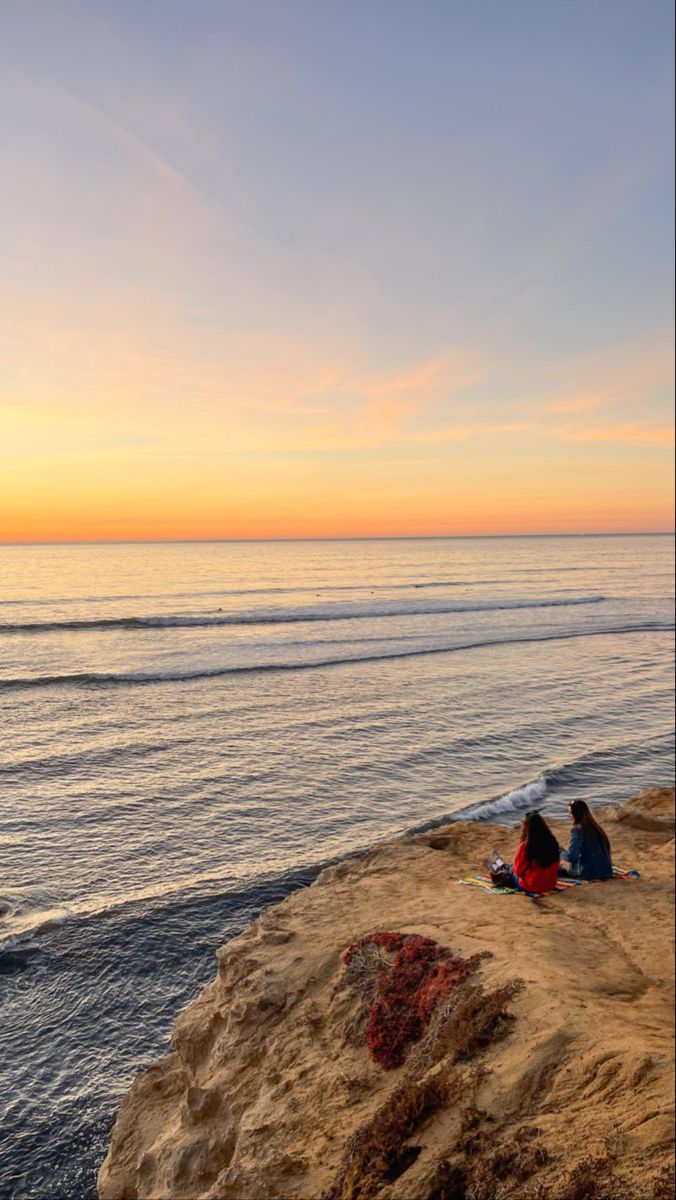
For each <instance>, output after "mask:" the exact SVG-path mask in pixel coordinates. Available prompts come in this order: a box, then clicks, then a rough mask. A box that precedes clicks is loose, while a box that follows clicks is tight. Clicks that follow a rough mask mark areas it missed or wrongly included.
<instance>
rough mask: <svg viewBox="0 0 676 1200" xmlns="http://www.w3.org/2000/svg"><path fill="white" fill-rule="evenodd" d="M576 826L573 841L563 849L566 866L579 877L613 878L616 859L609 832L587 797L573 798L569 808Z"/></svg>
mask: <svg viewBox="0 0 676 1200" xmlns="http://www.w3.org/2000/svg"><path fill="white" fill-rule="evenodd" d="M568 816H569V818H570V820H571V822H572V825H573V828H572V829H571V831H570V845H569V847H568V849H567V850H562V851H561V857H562V859H564V860H565V861H566V863H567V866H565V865H564V868H563V869H564V870H565V871H566V873H567V874H568V875H571V876H573V877H574V878H575V879H612V876H613V860H612V856H611V850H610V841H609V840H608V835H607V833H606V832H605V830H603V829H602V828H601V826H600V825H599V823H598V821H596V820H595V819H594V817H593V816H592V812H591V809H590V808H589V805H588V804H585V802H584V800H573V803H572V804H571V805H570V808H569V809H568Z"/></svg>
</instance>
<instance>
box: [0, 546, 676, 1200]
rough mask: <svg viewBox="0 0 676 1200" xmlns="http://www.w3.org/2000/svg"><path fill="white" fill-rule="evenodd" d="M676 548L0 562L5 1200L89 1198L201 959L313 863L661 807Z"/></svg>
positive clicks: (201, 972)
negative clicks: (657, 799) (114, 1127)
mask: <svg viewBox="0 0 676 1200" xmlns="http://www.w3.org/2000/svg"><path fill="white" fill-rule="evenodd" d="M673 550H674V542H673V538H672V537H657V536H655V537H601V538H592V537H584V538H504V539H434V540H420V541H416V540H410V541H409V540H403V541H369V542H358V541H355V542H311V543H298V542H296V543H218V544H208V545H207V544H204V545H183V544H177V545H146V546H138V545H137V546H86V547H75V546H64V547H2V548H0V716H1V722H0V747H1V753H0V913H4V915H3V916H2V917H0V1120H1V1124H2V1129H1V1142H2V1152H1V1156H0V1196H1V1197H3V1198H7V1200H9V1198H10V1197H11V1198H12V1200H18V1198H21V1200H23V1198H28V1197H31V1198H40V1200H57V1198H58V1200H60V1198H64V1200H84V1198H90V1197H93V1196H94V1195H95V1177H96V1170H97V1168H98V1165H99V1163H100V1161H101V1159H102V1157H103V1154H104V1153H105V1149H106V1144H107V1140H108V1136H109V1132H110V1128H111V1124H112V1121H113V1119H114V1113H115V1109H116V1106H117V1104H118V1103H119V1100H120V1098H121V1096H122V1095H123V1093H124V1091H125V1090H126V1088H127V1087H128V1085H129V1083H130V1082H131V1079H132V1078H133V1076H134V1074H135V1073H136V1072H137V1071H138V1070H139V1069H140V1068H141V1067H143V1066H144V1065H146V1064H147V1063H149V1062H150V1061H151V1060H152V1059H154V1058H156V1057H157V1056H159V1055H160V1054H162V1053H164V1052H165V1051H166V1049H167V1046H168V1036H169V1032H170V1028H171V1024H172V1021H173V1019H174V1017H175V1015H176V1013H177V1012H178V1010H179V1009H180V1008H181V1007H182V1006H183V1005H184V1004H185V1003H186V1002H187V1001H189V1000H190V998H191V997H192V996H194V994H195V993H196V992H197V990H198V989H199V988H200V986H201V985H202V984H203V983H204V982H206V980H208V979H209V978H210V977H211V976H212V974H213V971H214V951H215V950H216V948H217V946H218V945H219V944H220V943H221V942H223V940H224V939H225V938H227V937H229V936H231V935H232V934H234V933H236V932H237V931H239V930H240V929H242V928H243V927H244V925H246V924H247V923H248V921H249V920H250V919H251V918H252V917H253V916H255V915H256V914H257V913H258V912H259V911H260V910H261V908H263V907H265V906H266V905H268V904H270V903H273V902H275V901H276V900H278V899H280V898H282V897H283V896H284V895H286V894H288V892H289V891H290V890H291V889H292V888H294V887H297V886H302V885H304V884H307V883H309V882H311V880H312V879H313V878H314V876H315V874H316V872H317V870H318V868H319V865H320V864H321V863H325V862H327V861H329V860H332V859H334V858H336V857H340V856H342V855H345V854H349V853H353V852H355V851H358V850H359V849H362V848H364V847H366V846H368V845H370V844H371V843H373V842H374V841H375V840H377V839H382V838H385V837H389V836H392V835H394V834H396V833H399V832H402V831H404V830H406V829H411V828H415V827H420V826H421V825H424V824H427V823H430V822H434V821H439V820H442V819H443V818H444V817H448V816H452V815H454V814H457V813H460V812H461V811H462V812H463V813H464V812H465V811H466V810H468V809H469V811H470V814H471V815H472V816H473V817H475V818H477V819H481V818H486V817H491V816H495V815H498V816H499V818H500V819H501V820H503V821H506V822H508V823H509V822H512V823H514V822H515V821H516V820H517V819H518V816H519V813H520V811H522V810H523V809H524V808H526V807H541V808H543V810H544V811H546V812H550V813H553V814H561V813H562V812H563V810H564V808H565V806H566V805H567V803H568V801H569V799H570V798H571V797H572V796H580V797H583V798H585V799H587V800H588V801H590V802H593V803H601V804H606V803H609V804H613V803H619V802H621V801H622V800H625V799H627V798H628V797H630V796H631V795H633V794H635V793H636V792H637V791H638V790H640V788H642V787H646V786H650V785H653V784H663V783H667V782H669V781H670V779H671V777H672V774H673V706H672V685H673ZM451 899H452V897H451V896H450V895H449V902H450V901H451Z"/></svg>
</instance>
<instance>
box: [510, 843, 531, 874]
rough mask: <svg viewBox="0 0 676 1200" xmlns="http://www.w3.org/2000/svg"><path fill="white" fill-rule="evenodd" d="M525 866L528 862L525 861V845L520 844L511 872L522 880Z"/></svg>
mask: <svg viewBox="0 0 676 1200" xmlns="http://www.w3.org/2000/svg"><path fill="white" fill-rule="evenodd" d="M527 866H528V861H527V859H526V843H525V842H521V843H520V845H519V848H518V850H517V852H516V854H515V855H514V862H513V863H512V870H513V871H514V874H515V875H518V876H519V879H522V878H523V875H524V873H525V871H526V868H527Z"/></svg>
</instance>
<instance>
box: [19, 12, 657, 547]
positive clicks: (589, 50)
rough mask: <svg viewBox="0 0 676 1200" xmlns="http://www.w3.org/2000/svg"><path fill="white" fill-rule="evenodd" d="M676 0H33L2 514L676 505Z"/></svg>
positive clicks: (181, 524) (561, 517)
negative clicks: (674, 149)
mask: <svg viewBox="0 0 676 1200" xmlns="http://www.w3.org/2000/svg"><path fill="white" fill-rule="evenodd" d="M670 13H671V3H667V2H666V0H509V2H508V3H506V2H505V0H405V2H402V0H242V2H239V0H237V2H235V0H190V2H188V0H81V2H78V0H3V3H2V5H1V6H0V171H1V173H2V178H3V186H2V189H1V190H0V261H1V262H2V272H1V275H0V291H1V295H2V315H1V320H0V541H23V540H29V541H30V540H48V541H49V540H71V539H72V540H78V539H85V540H87V539H107V538H110V539H126V538H140V539H144V538H174V537H176V538H210V537H222V538H227V537H295V536H299V537H307V536H352V535H369V536H370V535H381V534H382V535H398V534H402V535H413V534H443V533H450V534H452V533H459V534H461V533H462V534H465V533H466V534H471V533H518V532H528V533H537V532H565V531H573V532H581V531H593V530H598V531H614V530H618V531H619V530H632V531H641V530H666V529H670V528H672V527H673V507H672V504H673V501H672V477H673V439H674V435H673V407H672V387H673V342H672V286H673V284H672V262H673V241H672V217H671V213H672V206H673V195H672V170H673V167H672V160H671V149H670V145H671V139H672V128H671V104H672V100H671V94H672V86H673V84H672V74H671V54H672V41H673V30H672V24H671V15H670Z"/></svg>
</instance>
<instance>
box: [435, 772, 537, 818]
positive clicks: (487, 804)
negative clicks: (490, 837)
mask: <svg viewBox="0 0 676 1200" xmlns="http://www.w3.org/2000/svg"><path fill="white" fill-rule="evenodd" d="M549 782H550V777H549V772H547V771H545V773H544V774H543V775H539V776H538V778H537V779H534V780H532V782H531V783H524V784H523V785H522V786H521V787H519V788H515V789H514V791H511V792H505V794H504V796H497V797H496V798H495V799H494V800H485V801H482V802H481V803H480V804H476V805H473V806H472V808H468V809H465V810H464V811H463V812H462V813H454V814H453V818H454V819H455V820H457V819H458V818H460V819H461V820H463V821H490V820H491V819H492V818H493V817H499V816H504V814H505V813H518V812H522V811H523V810H525V809H528V808H531V807H532V806H533V805H536V806H539V805H540V804H541V802H542V801H543V800H544V799H545V798H546V796H547V786H548V783H549Z"/></svg>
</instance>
